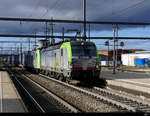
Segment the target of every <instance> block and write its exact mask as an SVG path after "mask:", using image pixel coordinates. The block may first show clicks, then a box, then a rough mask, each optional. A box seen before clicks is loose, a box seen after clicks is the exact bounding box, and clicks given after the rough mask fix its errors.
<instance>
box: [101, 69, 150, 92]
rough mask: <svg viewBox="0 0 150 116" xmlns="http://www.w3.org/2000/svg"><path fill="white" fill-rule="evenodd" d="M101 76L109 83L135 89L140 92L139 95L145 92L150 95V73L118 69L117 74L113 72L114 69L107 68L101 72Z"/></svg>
mask: <svg viewBox="0 0 150 116" xmlns="http://www.w3.org/2000/svg"><path fill="white" fill-rule="evenodd" d="M101 77H102V78H105V79H106V80H107V83H108V85H114V86H118V87H123V88H126V89H130V90H135V91H137V92H139V95H142V94H143V93H146V94H149V95H150V74H149V73H137V72H121V71H116V74H113V71H108V70H107V71H102V72H101ZM142 92H143V93H142Z"/></svg>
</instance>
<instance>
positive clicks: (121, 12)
mask: <svg viewBox="0 0 150 116" xmlns="http://www.w3.org/2000/svg"><path fill="white" fill-rule="evenodd" d="M145 1H146V0H142V1H140V2H137V3H135V4H133V5H129V6H128V7H126V8H123V9H121V10H119V11H117V13H114V12H113V8H112V12H111V15H109V17H108V18H110V17H114V18H116V17H120V16H122V15H124V13H127V11H128V10H133V9H134V8H137V7H138V6H139V5H140V6H141V4H142V3H144V2H145Z"/></svg>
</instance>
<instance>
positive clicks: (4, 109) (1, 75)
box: [0, 71, 28, 113]
mask: <svg viewBox="0 0 150 116" xmlns="http://www.w3.org/2000/svg"><path fill="white" fill-rule="evenodd" d="M0 112H1V113H11V112H12V113H15V112H16V113H19V112H20V113H25V112H28V110H27V108H26V107H25V105H24V103H23V101H22V99H21V97H20V95H19V93H18V92H17V89H16V88H15V86H14V84H13V82H12V80H11V79H10V77H9V74H8V73H7V72H6V71H0Z"/></svg>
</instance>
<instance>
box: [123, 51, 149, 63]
mask: <svg viewBox="0 0 150 116" xmlns="http://www.w3.org/2000/svg"><path fill="white" fill-rule="evenodd" d="M121 61H122V64H123V65H125V66H150V51H137V52H135V53H130V54H122V56H121Z"/></svg>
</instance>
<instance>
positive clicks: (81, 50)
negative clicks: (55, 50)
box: [72, 45, 96, 56]
mask: <svg viewBox="0 0 150 116" xmlns="http://www.w3.org/2000/svg"><path fill="white" fill-rule="evenodd" d="M72 55H73V56H96V47H95V46H94V45H82V46H81V45H73V46H72Z"/></svg>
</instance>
